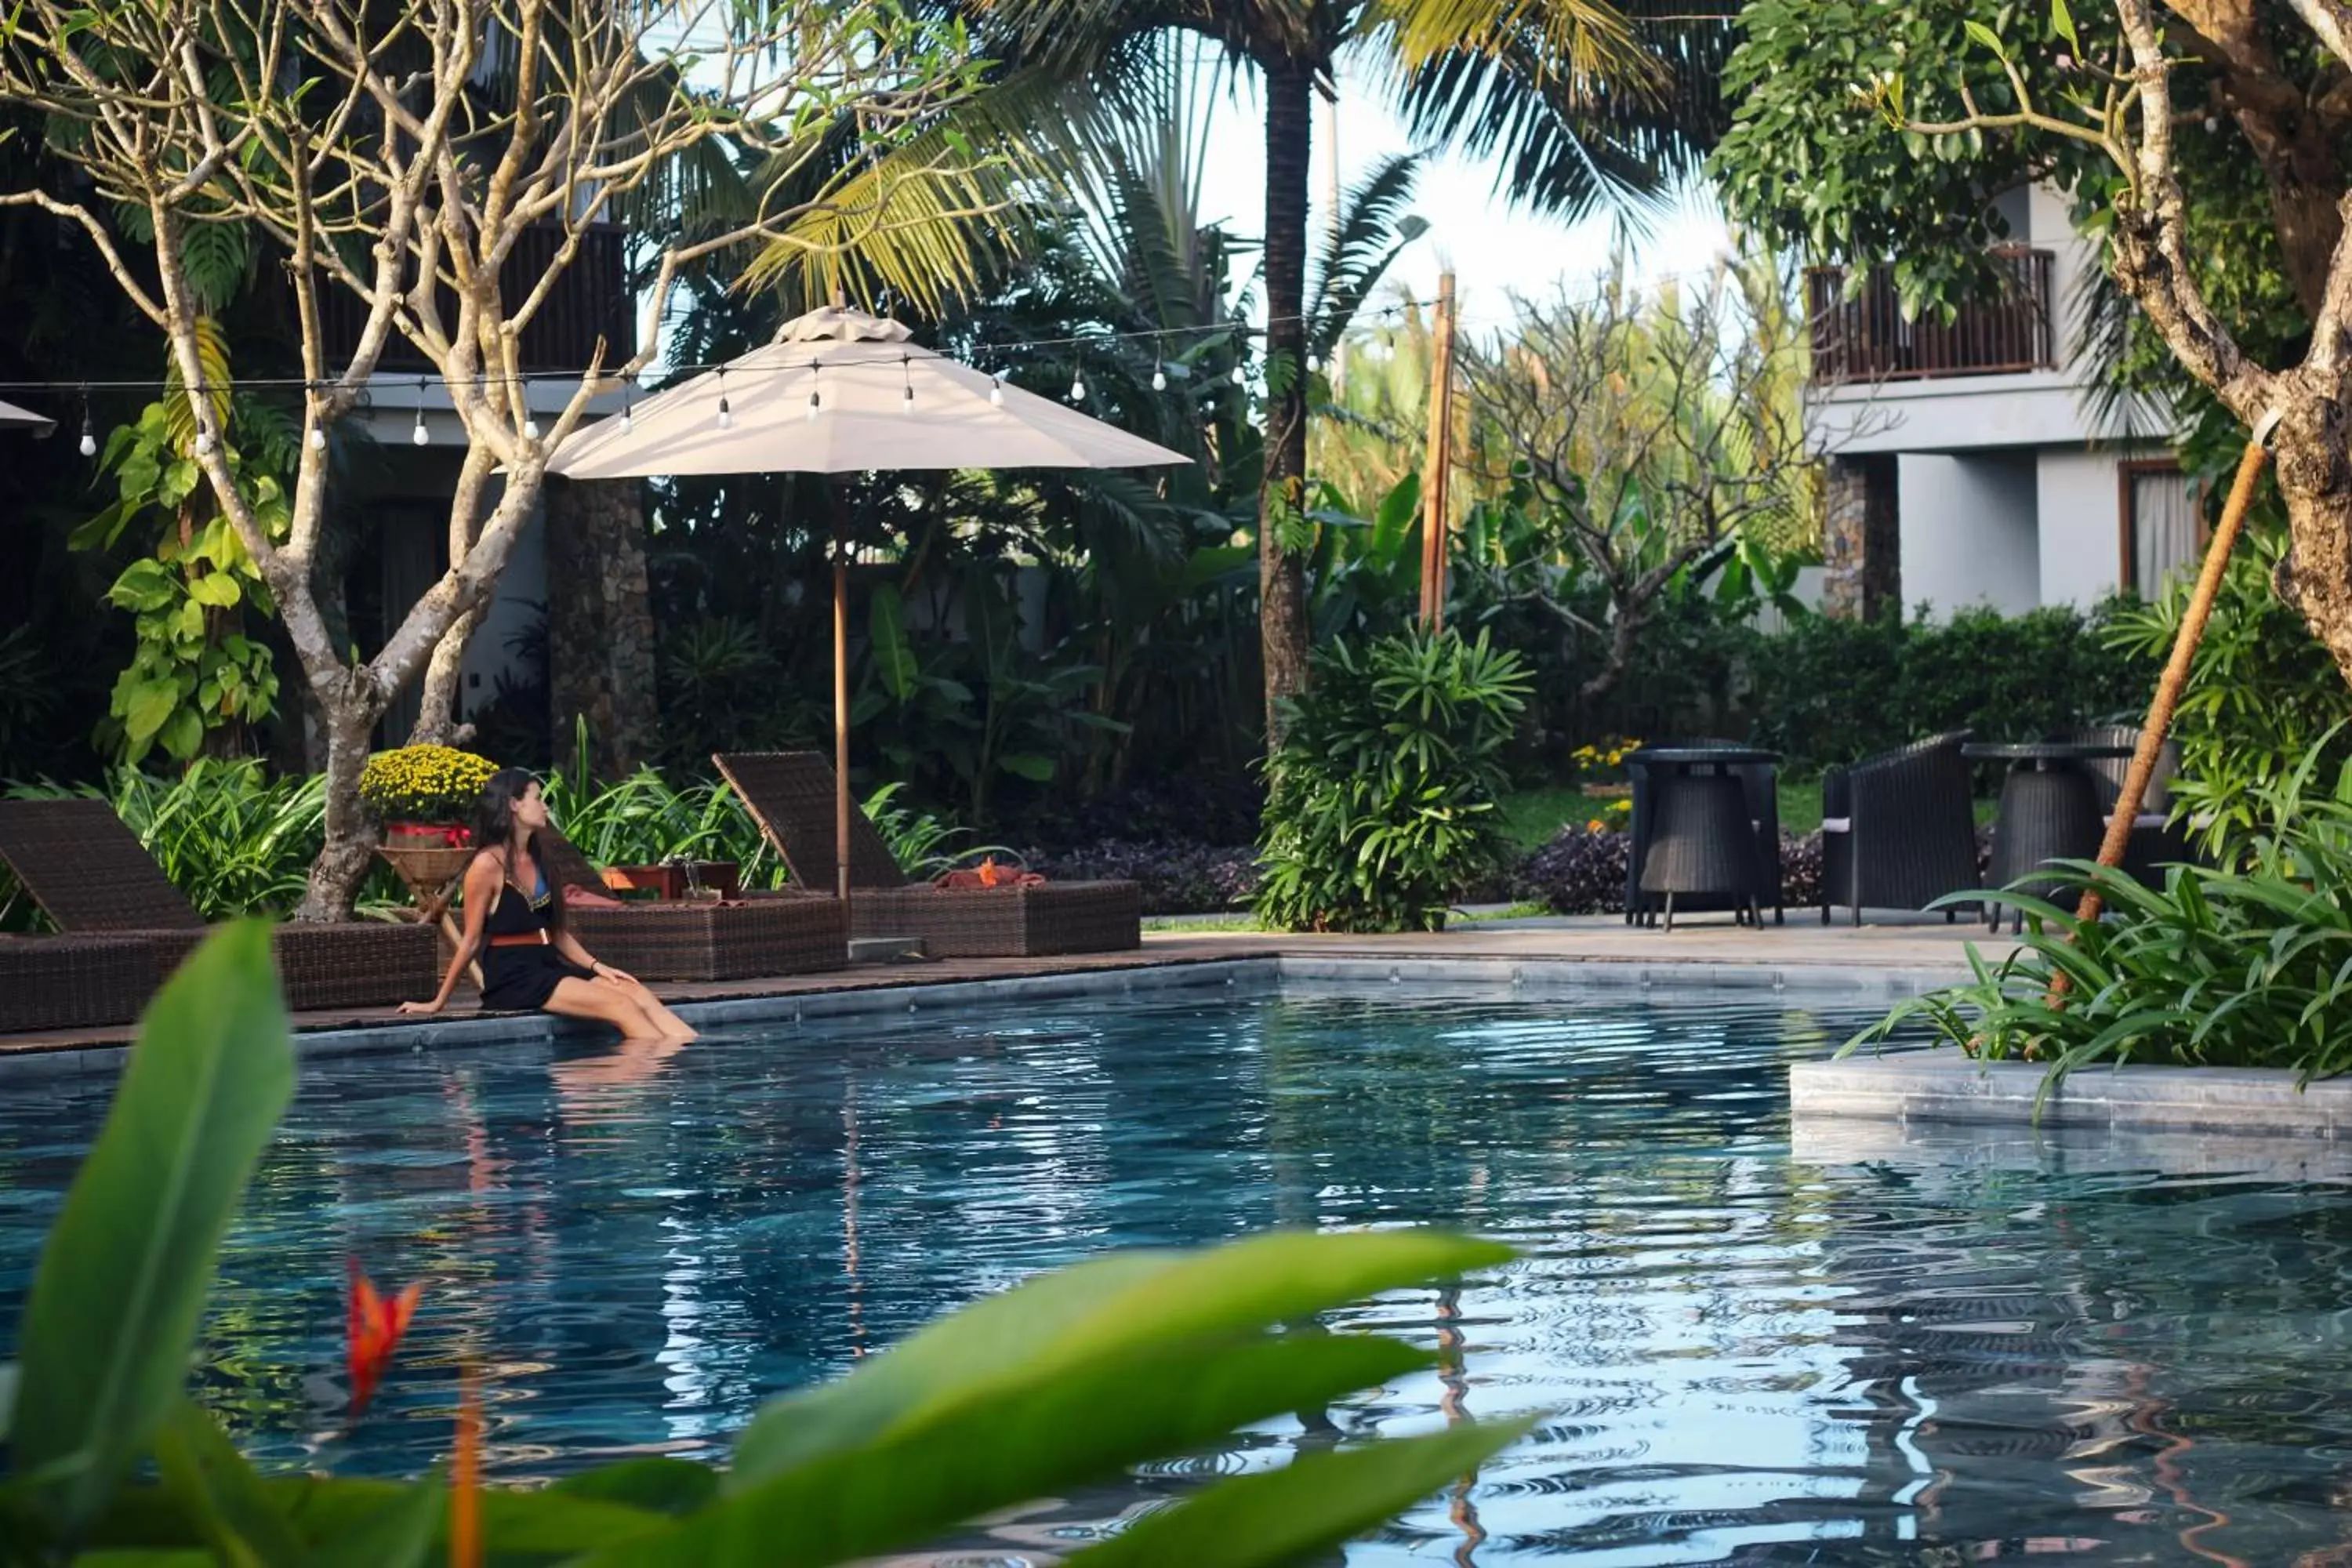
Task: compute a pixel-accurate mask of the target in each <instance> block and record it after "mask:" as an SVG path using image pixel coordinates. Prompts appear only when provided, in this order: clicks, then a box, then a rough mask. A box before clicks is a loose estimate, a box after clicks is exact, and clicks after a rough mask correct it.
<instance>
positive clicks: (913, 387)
mask: <svg viewBox="0 0 2352 1568" xmlns="http://www.w3.org/2000/svg"><path fill="white" fill-rule="evenodd" d="M722 415H723V417H722ZM1191 461H1192V458H1187V457H1186V456H1184V454H1182V453H1181V452H1171V451H1170V450H1169V449H1168V448H1167V447H1161V446H1156V445H1154V444H1153V443H1151V442H1150V441H1146V440H1144V439H1143V438H1142V437H1138V436H1130V435H1129V434H1128V433H1127V432H1126V431H1124V430H1120V429H1118V428H1116V427H1114V426H1108V425H1106V424H1104V423H1103V422H1102V421H1101V420H1099V419H1090V418H1088V417H1087V416H1085V415H1083V414H1081V413H1079V412H1078V411H1077V410H1076V409H1074V408H1066V407H1064V406H1063V405H1060V404H1058V403H1054V402H1051V401H1049V400H1047V399H1045V398H1043V397H1039V396H1036V395H1034V394H1032V393H1027V392H1024V391H1022V390H1021V389H1020V388H1019V387H1014V386H1006V385H1004V384H1003V383H1002V382H1001V381H999V380H998V379H997V378H996V377H994V376H991V375H986V374H982V373H981V372H979V371H976V370H974V369H972V368H971V366H970V365H965V364H958V363H956V362H955V361H953V360H951V359H945V358H942V357H941V356H940V354H939V353H936V352H934V351H932V350H930V349H927V348H924V347H922V346H920V345H919V344H917V343H914V342H909V341H908V331H907V329H906V328H905V327H904V326H901V325H900V324H899V323H898V322H897V321H882V320H880V319H879V318H877V317H874V316H869V315H866V313H865V312H864V311H862V310H844V309H842V308H841V307H840V306H837V305H836V306H832V307H829V308H826V309H824V310H812V311H810V312H809V313H808V314H807V315H805V316H803V317H800V318H799V319H798V320H796V321H793V322H792V323H790V324H789V325H787V326H786V327H785V328H784V330H783V331H781V332H779V333H778V334H777V335H776V341H775V342H772V343H770V344H769V345H768V346H767V347H766V348H763V349H754V350H753V351H752V352H751V353H748V354H745V355H743V356H742V357H741V358H740V359H734V360H730V361H729V362H728V363H726V364H725V365H724V366H721V367H720V368H719V369H716V370H710V371H706V372H704V373H703V374H700V375H698V376H696V377H695V378H694V379H692V380H691V381H688V382H684V383H681V384H678V385H677V386H672V387H667V388H665V389H664V390H663V391H662V392H661V393H660V394H658V395H656V396H653V397H649V398H647V399H646V401H645V402H643V403H640V404H637V405H635V406H634V407H633V408H631V409H630V411H629V416H628V418H627V419H626V420H622V419H606V420H604V422H603V423H602V424H599V425H596V426H592V427H591V428H589V429H587V430H584V431H581V432H578V433H576V434H574V435H573V436H572V437H571V439H569V440H567V441H565V442H564V443H563V445H562V447H559V448H558V449H557V450H556V452H555V454H554V456H553V458H551V460H550V461H549V463H548V465H547V467H548V471H549V472H550V473H555V474H562V475H563V476H564V477H565V478H567V479H647V478H652V477H654V476H656V475H661V474H779V473H799V474H856V473H864V472H866V471H867V470H869V469H881V468H1150V467H1151V466H1153V465H1154V464H1159V463H1189V462H1191ZM834 530H835V532H834V560H833V736H834V774H835V786H834V787H835V800H834V837H835V846H834V847H835V865H836V866H838V867H839V868H840V883H839V886H838V889H837V891H838V892H839V894H840V896H841V898H842V899H843V900H847V899H848V897H849V819H850V813H851V811H852V810H854V809H855V807H854V805H852V803H851V801H850V798H849V573H848V553H847V547H846V542H845V540H844V539H843V537H842V535H841V531H840V530H841V520H840V518H839V516H838V514H836V516H835V521H834Z"/></svg>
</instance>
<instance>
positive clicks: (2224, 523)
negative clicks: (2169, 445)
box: [2050, 419, 2273, 1002]
mask: <svg viewBox="0 0 2352 1568" xmlns="http://www.w3.org/2000/svg"><path fill="white" fill-rule="evenodd" d="M2272 424H2273V421H2272V420H2268V419H2265V420H2264V421H2263V424H2262V425H2261V426H2257V427H2256V429H2255V431H2254V435H2253V438H2252V440H2250V441H2248V442H2247V443H2246V450H2245V452H2244V454H2243V455H2242V457H2240V458H2239V459H2238V477H2237V479H2236V481H2235V482H2234V483H2233V484H2231V487H2230V500H2229V502H2228V504H2227V505H2225V506H2224V507H2222V509H2221V526H2220V527H2218V528H2216V529H2215V530H2214V531H2213V539H2212V542H2210V544H2208V545H2207V546H2206V547H2205V562H2204V564H2203V565H2202V566H2200V568H2199V569H2198V573H2197V587H2196V590H2195V591H2194V592H2193V593H2191V594H2190V595H2189V609H2188V612H2187V613H2186V614H2184V615H2183V616H2181V617H2180V630H2179V632H2178V633H2177V634H2175V635H2174V637H2173V639H2172V657H2171V658H2168V659H2167V660H2165V664H2164V673H2163V675H2162V676H2160V677H2158V679H2157V683H2156V696H2155V698H2154V699H2153V700H2151V701H2150V702H2149V703H2148V705H2147V719H2146V720H2145V721H2143V722H2142V723H2141V725H2140V731H2139V744H2138V745H2137V747H2135V748H2134V749H2133V751H2132V760H2131V766H2130V767H2129V768H2127V769H2126V770H2125V773H2124V783H2123V788H2122V789H2121V790H2120V791H2119V792H2118V793H2117V794H2116V806H2115V815H2114V816H2111V817H2109V818H2108V819H2107V836H2106V837H2105V839H2104V840H2103V841H2102V842H2101V843H2100V845H2099V864H2100V865H2102V866H2105V867H2109V868H2115V867H2119V866H2121V865H2122V864H2123V863H2124V851H2125V850H2126V849H2127V848H2129V847H2130V846H2131V835H2132V823H2133V820H2134V819H2135V818H2137V816H2139V807H2140V802H2141V801H2143V800H2145V799H2147V782H2148V780H2149V779H2150V778H2152V777H2154V776H2155V773H2156V760H2157V758H2158V755H2159V754H2160V753H2161V752H2163V750H2164V738H2165V735H2166V733H2167V731H2169V730H2170V729H2171V728H2172V713H2173V710H2174V709H2176V708H2178V707H2179V706H2180V692H2181V689H2182V688H2183V687H2185V686H2187V685H2188V684H2189V665H2190V663H2191V662H2192V661H2193V660H2194V659H2195V658H2196V656H2197V643H2198V640H2199V639H2200V637H2203V636H2204V635H2205V623H2206V622H2207V621H2208V620H2209V619H2210V618H2211V617H2212V614H2213V600H2214V598H2215V596H2216V595H2219V594H2220V593H2221V574H2222V573H2223V572H2224V571H2225V570H2227V569H2228V567H2229V564H2230V550H2231V546H2233V545H2234V544H2236V543H2237V542H2238V535H2239V534H2240V533H2241V532H2242V531H2243V530H2244V528H2245V525H2246V510H2247V509H2248V508H2249V507H2251V506H2252V504H2253V500H2254V485H2255V483H2256V481H2258V480H2259V479H2261V478H2262V477H2263V465H2264V464H2265V463H2267V462H2269V461H2270V455H2271V454H2270V448H2269V447H2267V446H2265V445H2264V444H2263V443H2264V441H2265V439H2266V438H2267V437H2268V436H2269V435H2270V427H2271V425H2272ZM2103 908H2105V901H2104V900H2101V899H2100V897H2099V890H2098V889H2096V888H2085V889H2083V897H2082V900H2081V901H2080V902H2078V903H2077V904H2076V905H2075V906H2074V919H2075V920H2076V921H2082V922H2085V923H2087V922H2089V921H2095V920H2097V919H2098V918H2099V911H2100V910H2102V909H2103ZM2066 991H2067V981H2066V975H2065V974H2064V973H2063V972H2061V973H2059V974H2058V975H2057V976H2056V977H2055V978H2054V979H2053V980H2052V981H2051V983H2050V996H2051V1000H2052V1001H2053V1002H2054V1001H2056V1000H2057V999H2058V998H2060V997H2063V996H2064V995H2065V994H2066Z"/></svg>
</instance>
